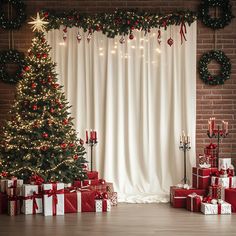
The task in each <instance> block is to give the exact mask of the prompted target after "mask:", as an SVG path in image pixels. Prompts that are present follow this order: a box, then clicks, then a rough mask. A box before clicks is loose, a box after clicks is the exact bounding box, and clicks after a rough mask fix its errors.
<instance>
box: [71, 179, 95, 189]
mask: <svg viewBox="0 0 236 236" xmlns="http://www.w3.org/2000/svg"><path fill="white" fill-rule="evenodd" d="M98 184H99V180H98V179H86V180H82V181H81V180H75V181H74V184H73V186H74V187H77V188H83V187H87V186H95V185H98Z"/></svg>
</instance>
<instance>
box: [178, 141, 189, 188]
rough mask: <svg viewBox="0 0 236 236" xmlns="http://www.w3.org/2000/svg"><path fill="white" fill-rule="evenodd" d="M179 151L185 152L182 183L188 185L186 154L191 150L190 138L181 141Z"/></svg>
mask: <svg viewBox="0 0 236 236" xmlns="http://www.w3.org/2000/svg"><path fill="white" fill-rule="evenodd" d="M179 149H180V150H182V151H183V152H184V178H183V180H182V181H181V182H183V183H184V184H187V183H188V179H187V173H186V152H187V151H189V150H190V149H191V144H190V138H187V140H186V139H185V138H184V139H183V140H180V145H179Z"/></svg>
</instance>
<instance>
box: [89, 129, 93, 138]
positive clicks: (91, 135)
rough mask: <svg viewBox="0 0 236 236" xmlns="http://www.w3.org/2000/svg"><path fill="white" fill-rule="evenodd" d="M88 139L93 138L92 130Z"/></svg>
mask: <svg viewBox="0 0 236 236" xmlns="http://www.w3.org/2000/svg"><path fill="white" fill-rule="evenodd" d="M90 139H91V140H93V131H92V130H91V131H90Z"/></svg>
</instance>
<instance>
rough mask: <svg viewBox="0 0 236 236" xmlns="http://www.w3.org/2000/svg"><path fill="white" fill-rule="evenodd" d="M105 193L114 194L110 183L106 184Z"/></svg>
mask: <svg viewBox="0 0 236 236" xmlns="http://www.w3.org/2000/svg"><path fill="white" fill-rule="evenodd" d="M106 192H108V193H113V192H114V187H113V183H111V182H107V183H106Z"/></svg>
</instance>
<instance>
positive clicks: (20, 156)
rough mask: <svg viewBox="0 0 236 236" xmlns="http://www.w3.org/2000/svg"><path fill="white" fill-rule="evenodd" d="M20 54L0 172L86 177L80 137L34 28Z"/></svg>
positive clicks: (46, 47)
mask: <svg viewBox="0 0 236 236" xmlns="http://www.w3.org/2000/svg"><path fill="white" fill-rule="evenodd" d="M35 35H36V36H35V38H34V39H33V40H32V45H31V48H30V49H29V50H28V56H27V58H26V63H27V65H26V66H25V67H24V70H23V73H22V77H23V78H22V80H21V81H20V82H19V83H18V85H17V91H16V100H15V103H14V105H13V107H12V109H11V110H10V114H11V117H12V119H11V120H9V121H7V123H6V125H5V126H4V127H3V135H2V138H1V142H0V151H1V158H0V161H1V162H2V163H1V169H2V170H1V172H2V175H6V174H7V175H8V176H16V177H19V178H21V179H24V180H29V178H30V177H32V176H35V175H36V176H41V177H42V178H43V179H44V180H45V181H63V182H71V180H73V179H80V180H82V179H84V178H86V171H85V170H84V169H83V167H84V164H85V162H86V160H85V158H84V155H85V148H84V147H83V140H81V139H80V140H79V139H78V138H77V134H76V131H75V130H74V128H73V123H72V120H73V119H72V118H71V117H70V113H69V111H68V110H69V108H70V107H69V105H68V102H67V101H66V98H65V95H64V93H63V92H62V86H60V85H59V84H58V83H57V78H56V76H57V75H56V72H55V64H54V63H53V62H52V60H51V58H50V56H49V51H50V46H49V45H48V44H47V42H46V40H45V37H44V33H43V32H36V34H35Z"/></svg>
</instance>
